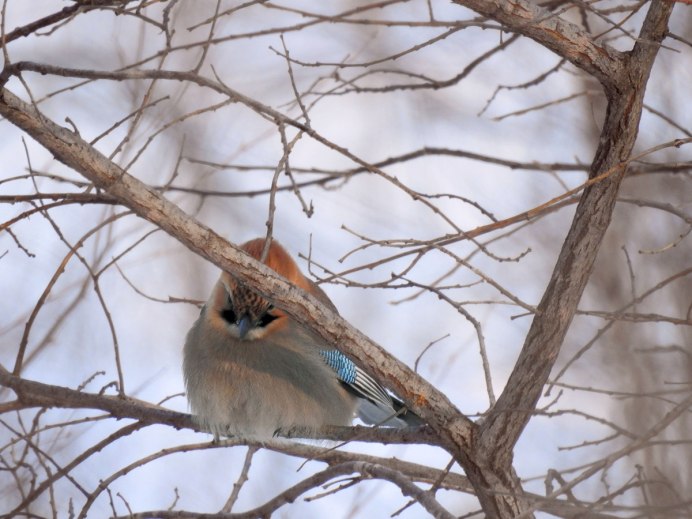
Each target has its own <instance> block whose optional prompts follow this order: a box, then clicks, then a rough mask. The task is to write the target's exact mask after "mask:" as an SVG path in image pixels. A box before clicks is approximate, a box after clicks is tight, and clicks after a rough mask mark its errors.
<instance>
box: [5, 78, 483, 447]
mask: <svg viewBox="0 0 692 519" xmlns="http://www.w3.org/2000/svg"><path fill="white" fill-rule="evenodd" d="M0 115H2V116H4V117H6V118H7V119H8V120H9V121H11V122H12V123H14V124H15V125H16V126H18V127H20V128H22V129H23V130H24V131H26V132H27V133H28V134H29V135H31V136H32V137H33V138H34V139H35V140H36V141H37V142H39V143H40V144H42V145H43V146H44V147H45V148H46V149H48V150H49V151H50V152H51V153H52V154H53V155H54V156H55V157H56V158H57V159H58V160H59V161H61V162H62V163H64V164H65V165H67V166H68V167H71V168H73V169H74V170H75V171H77V172H79V173H80V174H82V175H83V176H85V177H86V178H88V179H89V180H90V181H92V182H93V183H94V184H95V185H96V186H97V187H99V188H101V189H103V190H104V191H106V192H107V193H108V194H110V195H111V196H113V197H115V198H116V199H117V200H118V201H119V202H120V203H122V204H123V205H124V206H126V207H128V208H130V209H131V210H132V211H133V212H134V213H136V214H137V215H138V216H140V217H142V218H144V219H146V220H148V221H150V222H152V223H153V224H155V225H157V226H158V227H160V228H161V229H163V230H164V231H166V232H167V233H169V234H170V235H171V236H173V237H175V238H176V239H177V240H179V241H180V242H181V243H183V244H184V245H185V246H186V247H188V248H189V249H190V250H192V251H194V252H196V253H197V254H199V255H200V256H202V257H204V258H206V259H208V260H209V261H211V262H212V263H214V264H215V265H217V266H218V267H220V268H221V269H223V270H226V271H228V272H233V274H234V275H235V276H236V277H238V278H239V279H240V280H241V281H242V282H243V283H246V284H247V285H249V286H251V287H252V288H253V289H255V290H257V291H258V292H259V293H260V294H262V295H263V296H264V297H266V298H267V299H269V300H270V301H272V302H273V303H275V304H277V306H279V307H281V308H282V309H284V310H286V312H287V313H288V314H289V315H291V316H292V317H294V318H296V319H298V320H299V321H300V322H301V323H303V324H305V325H306V326H309V327H310V328H311V329H313V330H314V331H315V332H316V333H318V334H319V335H320V336H321V337H323V338H324V339H325V340H326V341H328V342H329V343H330V344H338V345H339V348H340V349H341V350H342V351H344V352H345V353H347V354H348V355H351V356H353V357H354V358H355V359H357V360H358V361H359V362H360V363H361V364H362V365H363V366H365V367H367V370H368V371H369V372H370V373H372V374H373V375H374V376H375V377H376V378H377V379H379V380H382V381H389V382H390V383H389V384H387V385H388V386H389V387H390V389H392V390H393V391H394V392H395V393H397V394H398V395H399V396H400V397H401V398H403V399H404V400H405V401H406V402H407V403H408V404H409V405H410V406H411V408H412V409H413V410H414V411H416V412H417V413H418V414H419V415H420V416H422V417H423V418H424V419H425V420H426V421H428V423H429V424H430V425H431V426H432V428H433V430H434V431H435V432H436V433H437V434H438V435H439V437H440V438H441V440H442V441H443V443H445V444H446V445H447V446H448V447H449V448H451V450H452V452H453V453H455V455H457V456H459V457H461V458H462V459H466V457H467V456H468V452H467V450H466V447H467V446H468V445H470V438H471V435H472V429H473V428H474V424H473V423H472V422H471V421H470V420H468V419H467V418H466V417H464V416H463V415H462V414H461V413H460V412H459V411H458V410H457V409H456V407H455V406H454V405H453V404H452V403H451V402H450V401H449V399H448V398H447V397H446V396H445V395H444V394H442V393H441V392H440V391H438V390H437V389H435V388H434V387H433V386H432V385H430V384H429V383H428V382H426V381H425V380H423V378H421V377H420V376H419V375H418V374H416V373H415V372H413V371H412V370H411V369H410V368H408V367H407V366H406V365H405V364H403V363H401V362H400V361H398V360H397V359H395V358H394V357H392V356H391V355H390V354H388V353H387V352H386V351H385V350H383V349H382V348H381V347H380V346H379V345H377V344H375V343H374V342H373V341H372V340H370V339H368V338H367V337H366V336H365V335H363V334H362V333H361V332H359V331H358V330H356V329H355V328H353V327H352V326H351V325H350V324H349V323H348V322H346V321H345V320H344V319H342V318H341V317H339V316H338V315H336V314H335V313H334V312H332V311H331V310H330V309H329V308H326V307H325V306H324V305H323V304H321V303H320V302H319V301H317V299H315V298H314V297H312V296H311V295H309V294H307V293H305V292H304V291H302V290H300V289H299V288H297V287H296V286H294V285H292V284H290V283H289V282H287V281H286V280H285V279H283V278H282V277H280V276H279V275H278V274H276V272H274V271H273V270H271V269H270V268H268V267H266V266H265V265H263V264H261V263H259V262H258V261H256V260H254V259H253V258H251V257H250V256H249V255H247V254H245V253H244V252H243V251H241V250H240V249H238V248H237V247H236V246H234V245H232V244H230V243H229V242H228V241H226V240H225V239H224V238H222V237H221V236H219V235H218V234H217V233H215V232H214V231H213V230H211V229H209V228H208V227H206V226H204V225H202V224H201V223H199V222H198V221H197V220H195V219H194V218H192V217H191V216H189V215H188V214H186V213H185V212H183V211H182V210H181V209H180V208H179V207H178V206H177V205H175V204H173V203H171V202H169V201H168V200H166V199H165V198H164V197H163V196H162V195H161V194H160V193H158V192H157V191H155V190H154V189H152V188H150V187H149V186H147V185H145V184H144V183H142V182H140V181H139V180H137V179H136V178H134V177H133V176H131V175H129V174H128V173H127V172H125V171H124V170H122V169H121V168H120V167H118V166H117V165H116V164H114V163H113V162H111V161H110V160H108V159H107V158H106V157H105V156H104V155H102V154H101V153H99V152H98V151H97V150H96V149H94V148H93V147H92V146H90V145H89V143H87V142H86V141H84V140H83V139H81V137H80V136H79V135H77V134H75V133H73V132H71V131H69V130H67V129H65V128H63V127H61V126H59V125H57V124H55V123H54V122H53V121H51V120H49V119H48V118H46V117H45V116H43V115H42V114H41V113H40V112H38V110H36V108H34V107H33V106H32V105H30V104H27V103H25V102H24V101H22V100H21V99H19V98H18V97H17V96H15V95H14V94H12V93H11V92H9V91H8V90H6V89H4V90H2V97H1V98H0ZM316 323H319V325H320V326H319V327H318V326H317V325H316Z"/></svg>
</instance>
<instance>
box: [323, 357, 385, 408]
mask: <svg viewBox="0 0 692 519" xmlns="http://www.w3.org/2000/svg"><path fill="white" fill-rule="evenodd" d="M320 355H322V358H323V359H324V361H325V362H326V363H327V365H328V366H329V367H330V368H332V369H333V370H334V372H335V373H336V376H337V378H338V379H339V380H340V381H341V382H343V383H344V384H345V385H346V386H347V387H348V389H349V390H351V391H352V392H353V393H355V394H356V395H357V396H359V397H361V398H365V399H366V400H369V401H371V402H372V403H374V404H376V405H384V406H386V407H389V408H391V407H392V398H391V397H390V396H389V395H388V394H387V392H386V391H385V390H384V388H383V387H382V386H380V385H379V384H378V383H377V382H376V381H375V379H373V378H372V377H371V376H370V375H368V374H367V373H366V372H365V371H363V370H362V369H360V368H359V367H358V366H356V364H355V363H354V362H353V361H352V360H351V359H349V358H348V357H347V356H346V355H344V354H343V353H341V352H340V351H339V350H322V351H320Z"/></svg>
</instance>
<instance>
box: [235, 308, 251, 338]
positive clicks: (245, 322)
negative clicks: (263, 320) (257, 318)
mask: <svg viewBox="0 0 692 519" xmlns="http://www.w3.org/2000/svg"><path fill="white" fill-rule="evenodd" d="M251 328H252V318H251V317H250V316H249V315H248V314H245V315H243V316H241V317H240V319H238V331H239V332H240V338H241V339H243V338H245V336H246V335H247V332H249V331H250V329H251Z"/></svg>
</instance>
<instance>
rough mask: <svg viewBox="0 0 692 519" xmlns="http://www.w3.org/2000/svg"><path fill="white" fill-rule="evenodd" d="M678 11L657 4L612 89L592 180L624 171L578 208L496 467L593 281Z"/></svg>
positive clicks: (504, 400) (506, 397) (487, 448)
mask: <svg viewBox="0 0 692 519" xmlns="http://www.w3.org/2000/svg"><path fill="white" fill-rule="evenodd" d="M672 9H673V3H672V2H668V1H666V0H654V1H653V2H652V4H651V7H650V8H649V12H648V13H647V17H646V20H645V22H644V24H643V27H642V31H641V34H640V38H639V43H637V45H635V47H634V49H633V51H632V53H631V58H630V59H628V63H627V70H626V73H625V74H623V75H622V76H621V77H620V78H619V79H618V85H617V88H613V89H608V88H606V93H607V94H608V111H607V114H606V120H605V123H604V126H603V131H602V134H601V139H600V145H599V147H598V149H597V151H596V156H595V159H594V162H593V165H592V167H591V173H590V177H591V178H594V177H596V176H598V175H600V174H602V173H603V172H604V171H608V170H611V169H612V168H619V169H620V171H619V172H618V173H617V174H614V175H611V176H609V177H608V178H607V179H605V180H604V181H602V182H599V183H596V184H592V185H590V186H589V187H588V188H587V189H586V190H585V191H584V193H583V195H582V198H581V200H580V201H579V205H578V207H577V211H576V214H575V217H574V220H573V222H572V226H571V228H570V230H569V232H568V234H567V237H566V239H565V243H564V244H563V246H562V250H561V251H560V255H559V257H558V259H557V263H556V265H555V268H554V270H553V273H552V276H551V279H550V282H549V284H548V287H547V289H546V291H545V294H544V295H543V299H542V300H541V302H540V304H539V305H538V311H537V313H536V316H535V317H534V320H533V323H532V325H531V328H530V330H529V332H528V335H527V337H526V340H525V342H524V346H523V348H522V350H521V353H520V355H519V359H518V361H517V363H516V365H515V368H514V371H513V372H512V374H511V376H510V378H509V381H508V382H507V386H506V387H505V390H504V391H503V393H502V395H501V396H500V398H499V399H498V401H497V404H496V405H495V406H494V408H493V409H492V410H491V413H490V414H489V416H488V418H487V420H486V421H485V422H484V423H483V425H482V427H481V434H480V442H479V446H480V447H481V452H480V455H481V456H487V459H488V463H489V464H490V465H491V466H495V467H498V466H500V467H502V466H509V465H510V464H511V459H512V450H513V448H514V445H515V443H516V441H517V439H518V438H519V435H520V434H521V431H522V430H523V429H524V427H525V426H526V423H527V422H528V420H529V418H530V417H531V411H532V410H533V409H534V408H535V405H536V402H537V401H538V398H539V396H540V393H541V390H542V388H543V386H544V384H545V382H546V381H547V379H548V375H549V374H550V371H551V369H552V367H553V365H554V363H555V360H556V358H557V355H558V353H559V351H560V347H561V345H562V342H563V340H564V337H565V334H566V333H567V330H568V328H569V326H570V323H571V322H572V318H573V317H574V314H575V312H576V310H577V304H578V302H579V300H580V298H581V296H582V293H583V291H584V288H585V287H586V284H587V282H588V280H589V277H590V275H591V271H592V269H593V266H594V262H595V260H596V256H597V254H598V249H599V247H600V245H601V242H602V241H603V237H604V235H605V232H606V230H607V228H608V225H609V223H610V219H611V216H612V212H613V208H614V207H615V201H616V198H617V195H618V190H619V188H620V184H621V182H622V179H623V178H624V176H625V169H626V166H624V165H625V164H626V163H627V160H628V158H629V157H630V154H631V151H632V148H633V146H634V143H635V140H636V137H637V133H638V128H639V121H640V117H641V112H642V104H643V98H644V92H645V90H646V84H647V81H648V77H649V72H650V70H651V67H652V66H653V63H654V60H655V58H656V55H657V53H658V49H659V48H660V43H661V41H663V38H664V37H665V34H666V30H667V22H668V19H669V17H670V14H671V11H672ZM619 165H620V166H619Z"/></svg>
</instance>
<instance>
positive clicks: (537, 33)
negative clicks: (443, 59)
mask: <svg viewBox="0 0 692 519" xmlns="http://www.w3.org/2000/svg"><path fill="white" fill-rule="evenodd" d="M454 2H455V3H456V4H459V5H463V6H464V7H468V8H469V9H472V10H473V11H475V12H477V13H479V14H482V15H483V16H487V17H488V18H490V19H492V20H496V21H497V22H499V23H501V24H502V25H503V26H505V27H507V28H508V29H509V30H511V31H513V32H516V33H518V34H522V35H524V36H527V37H529V38H531V39H532V40H534V41H536V42H537V43H540V44H541V45H543V46H544V47H546V48H548V49H550V50H552V51H553V52H554V53H555V54H557V55H558V56H561V57H563V58H565V59H567V60H569V61H570V62H571V63H572V64H573V65H575V66H576V67H579V68H580V69H582V70H584V71H585V72H587V73H588V74H591V75H592V76H594V77H595V78H596V79H598V81H600V82H601V84H603V85H604V86H606V87H607V86H608V85H612V84H613V83H614V81H615V80H616V78H618V77H619V76H620V75H621V74H622V72H623V70H624V65H625V55H624V54H622V53H621V52H619V51H617V50H615V49H613V48H611V47H609V46H608V45H605V44H598V43H596V42H595V41H594V39H593V37H592V36H591V35H590V34H588V33H586V32H584V30H582V29H581V28H580V27H578V26H577V25H575V24H573V23H571V22H568V21H567V20H565V19H563V18H561V17H560V16H559V15H556V14H553V13H551V12H549V11H547V10H546V9H544V8H543V7H540V6H538V5H536V4H534V3H533V2H529V1H528V0H511V1H508V0H490V1H488V0H454Z"/></svg>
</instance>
